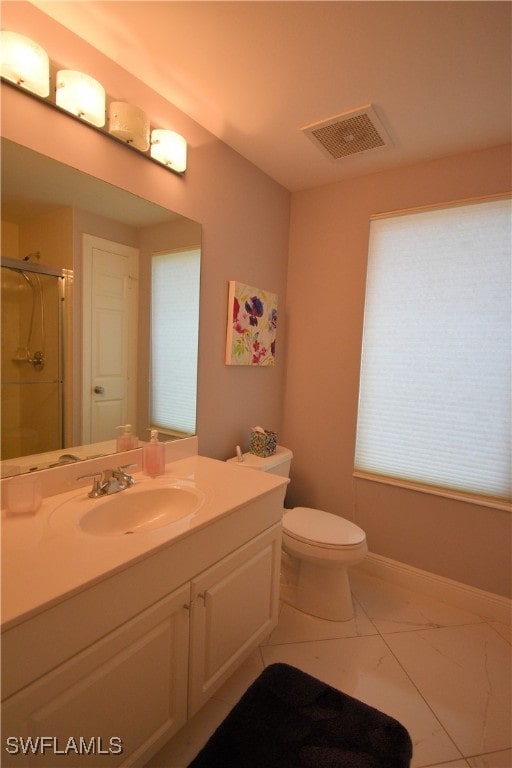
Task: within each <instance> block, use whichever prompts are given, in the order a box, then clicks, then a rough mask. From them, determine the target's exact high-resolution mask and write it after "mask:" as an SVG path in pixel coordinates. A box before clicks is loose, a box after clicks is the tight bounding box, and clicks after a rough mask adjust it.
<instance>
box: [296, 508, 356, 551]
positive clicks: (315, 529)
mask: <svg viewBox="0 0 512 768" xmlns="http://www.w3.org/2000/svg"><path fill="white" fill-rule="evenodd" d="M283 530H285V531H286V533H288V534H289V535H290V536H293V537H294V538H296V539H301V540H302V541H305V542H308V541H312V542H316V543H317V544H324V545H327V546H328V545H330V546H338V547H351V546H352V547H353V546H355V545H357V544H361V543H362V542H363V541H364V540H365V538H366V534H365V532H364V531H363V530H362V528H359V526H357V525H355V523H351V522H350V520H345V519H344V518H343V517H338V515H333V514H332V513H330V512H324V511H323V510H321V509H311V508H310V507H295V509H290V510H288V511H287V512H285V513H284V515H283Z"/></svg>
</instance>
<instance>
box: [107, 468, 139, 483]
mask: <svg viewBox="0 0 512 768" xmlns="http://www.w3.org/2000/svg"><path fill="white" fill-rule="evenodd" d="M136 466H137V464H123V465H122V466H120V467H118V468H117V469H114V470H113V472H112V474H113V475H114V477H117V478H118V479H119V480H122V481H123V482H125V483H126V484H127V485H135V480H134V479H133V477H132V476H131V475H130V474H128V472H125V469H129V468H130V467H136Z"/></svg>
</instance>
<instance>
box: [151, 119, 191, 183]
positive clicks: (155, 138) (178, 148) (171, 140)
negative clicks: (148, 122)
mask: <svg viewBox="0 0 512 768" xmlns="http://www.w3.org/2000/svg"><path fill="white" fill-rule="evenodd" d="M151 157H153V158H154V159H155V160H158V162H159V163H162V164H163V165H166V166H167V167H169V168H171V169H173V170H175V171H177V172H178V173H183V171H184V170H185V168H186V167H187V142H186V141H185V139H184V138H183V136H180V135H179V133H175V132H174V131H166V130H164V129H162V128H156V129H155V130H154V131H152V132H151Z"/></svg>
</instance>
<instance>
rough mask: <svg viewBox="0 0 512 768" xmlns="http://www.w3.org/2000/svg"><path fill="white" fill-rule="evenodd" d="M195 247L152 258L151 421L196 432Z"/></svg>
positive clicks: (197, 252)
mask: <svg viewBox="0 0 512 768" xmlns="http://www.w3.org/2000/svg"><path fill="white" fill-rule="evenodd" d="M200 262H201V252H200V249H199V248H192V249H188V250H180V251H173V252H171V253H162V254H158V255H155V256H153V258H152V261H151V425H152V426H153V427H156V428H158V429H160V430H163V431H167V432H170V433H171V434H185V435H193V434H195V432H196V394H197V340H198V330H199V279H200V277H199V275H200Z"/></svg>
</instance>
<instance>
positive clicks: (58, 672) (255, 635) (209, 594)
mask: <svg viewBox="0 0 512 768" xmlns="http://www.w3.org/2000/svg"><path fill="white" fill-rule="evenodd" d="M271 496H272V494H271ZM282 497H283V493H280V494H276V496H275V500H274V499H271V503H269V499H268V498H267V499H265V498H260V499H257V500H255V501H254V502H252V503H250V504H247V505H246V506H244V507H242V508H240V509H237V510H234V511H233V512H231V513H230V514H228V515H225V516H224V517H222V518H221V519H219V520H218V521H215V522H213V523H212V524H211V525H208V526H206V527H204V528H202V529H200V530H197V531H195V532H193V533H191V534H190V535H189V536H185V537H182V538H180V539H179V540H177V541H175V542H174V543H170V544H169V546H165V547H161V548H159V549H158V550H157V551H155V552H154V553H151V554H149V555H148V557H145V558H143V559H139V560H138V561H137V562H134V563H131V564H128V565H127V567H126V568H124V569H122V570H119V571H118V572H116V573H113V574H111V575H109V576H107V577H105V578H104V579H102V580H99V581H98V582H97V583H95V584H93V585H90V586H89V587H87V588H84V589H83V590H81V591H79V592H77V594H75V595H72V596H69V597H67V598H66V599H63V600H62V602H60V603H57V604H55V605H53V606H51V607H49V608H48V609H47V610H43V611H41V612H40V613H37V614H35V615H34V616H32V617H30V618H28V619H26V620H25V621H23V622H21V623H19V624H16V625H14V626H13V627H12V628H7V629H6V630H5V631H4V633H3V636H2V641H3V645H2V673H3V685H2V697H3V699H4V700H3V702H2V726H3V728H2V730H3V738H2V758H1V759H2V765H3V766H6V768H7V767H10V766H23V768H25V766H31V765H37V766H39V765H40V766H49V767H50V768H55V765H62V766H66V767H68V766H73V768H75V767H76V766H78V767H80V766H84V767H85V766H87V765H89V766H94V768H96V767H97V766H98V765H104V766H108V767H109V768H110V767H111V766H112V767H114V766H115V767H117V766H119V767H124V768H128V766H143V765H144V764H145V762H147V760H148V759H149V758H150V757H151V756H152V755H153V754H154V753H155V752H157V751H158V749H160V748H161V746H163V744H164V743H165V741H167V740H168V739H169V738H170V737H171V736H172V735H173V734H174V733H175V732H176V731H177V730H179V728H180V727H181V726H182V725H183V724H184V723H185V722H186V720H187V718H189V717H191V716H192V715H193V714H195V712H197V710H198V709H200V707H201V706H202V705H203V704H204V703H205V702H206V701H207V699H208V698H209V697H210V696H211V695H212V694H213V693H214V692H215V690H216V689H217V688H218V687H219V686H220V685H221V684H222V683H223V682H224V681H225V680H226V679H227V678H228V677H229V675H230V674H231V673H232V672H233V671H234V670H235V669H236V667H237V666H238V665H239V664H240V663H241V662H242V661H243V660H244V658H245V657H246V656H247V655H248V654H249V653H250V652H251V651H252V650H253V649H254V648H255V647H256V646H257V645H258V644H259V643H260V642H261V641H262V640H263V639H264V637H265V636H267V635H268V634H269V633H270V631H271V630H272V628H273V627H274V626H275V624H276V623H277V614H278V603H279V594H278V593H279V568H280V551H281V522H280V518H281V513H282ZM276 502H277V503H276ZM21 736H23V737H24V738H25V740H26V738H27V737H28V736H30V737H32V742H33V743H34V739H35V738H36V737H38V736H39V737H41V736H44V737H47V738H53V739H54V740H55V741H54V742H53V743H50V742H49V741H47V742H45V744H47V746H46V748H45V749H44V750H42V749H41V747H42V742H39V747H38V749H37V754H29V755H27V756H23V755H22V756H21V757H20V750H21V749H22V747H23V745H22V742H21V740H20V737H21ZM9 737H15V738H14V740H13V739H12V738H11V740H10V741H9V740H8V739H9ZM70 737H72V738H73V740H74V741H73V742H72V744H71V749H69V746H68V745H69V739H70ZM80 737H82V741H80ZM120 742H122V751H121V750H120V748H119V744H120ZM25 744H26V741H25ZM48 745H49V746H48ZM74 745H77V749H79V750H80V752H79V754H78V753H77V751H76V749H75V746H74ZM6 747H9V749H8V750H7V749H6ZM56 749H57V750H61V752H62V751H64V750H67V753H66V754H62V753H58V752H57V753H56V752H55V750H56ZM99 750H102V751H101V752H100V751H99ZM87 751H89V754H88V753H87ZM16 752H17V753H16Z"/></svg>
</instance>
